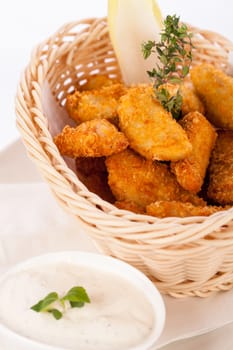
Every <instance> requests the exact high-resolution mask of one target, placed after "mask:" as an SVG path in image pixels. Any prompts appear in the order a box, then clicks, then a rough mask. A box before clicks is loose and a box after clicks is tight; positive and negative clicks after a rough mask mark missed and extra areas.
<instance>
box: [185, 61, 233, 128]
mask: <svg viewBox="0 0 233 350" xmlns="http://www.w3.org/2000/svg"><path fill="white" fill-rule="evenodd" d="M191 79H192V81H193V84H194V87H195V89H196V91H197V93H198V94H199V96H200V97H201V98H202V100H203V102H204V104H205V107H206V111H207V118H208V119H209V120H210V122H211V123H213V124H214V125H215V126H218V127H220V128H226V129H230V130H233V78H232V77H230V76H227V75H226V74H225V73H224V72H222V71H221V70H219V69H216V68H214V67H213V66H212V65H210V64H206V63H203V64H201V65H199V66H196V67H194V68H193V69H192V70H191Z"/></svg>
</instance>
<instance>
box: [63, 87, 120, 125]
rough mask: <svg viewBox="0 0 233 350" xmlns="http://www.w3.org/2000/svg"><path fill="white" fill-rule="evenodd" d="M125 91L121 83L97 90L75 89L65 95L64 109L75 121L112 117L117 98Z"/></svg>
mask: <svg viewBox="0 0 233 350" xmlns="http://www.w3.org/2000/svg"><path fill="white" fill-rule="evenodd" d="M125 92H126V87H125V86H124V85H123V84H112V85H109V86H103V87H102V88H100V89H98V90H91V91H83V92H80V91H75V92H74V93H73V94H71V95H68V96H67V101H66V109H67V112H68V114H69V116H70V117H71V118H72V119H74V120H75V121H76V122H78V123H80V122H85V121H88V120H92V119H98V118H105V119H114V118H115V117H116V116H117V108H118V101H119V98H120V97H121V96H122V95H124V93H125Z"/></svg>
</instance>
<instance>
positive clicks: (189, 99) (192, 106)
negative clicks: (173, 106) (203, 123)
mask: <svg viewBox="0 0 233 350" xmlns="http://www.w3.org/2000/svg"><path fill="white" fill-rule="evenodd" d="M180 93H181V95H182V107H181V112H182V115H183V116H184V115H186V114H188V113H190V112H196V111H197V112H200V113H201V114H205V107H204V104H203V102H202V101H201V100H200V98H199V97H198V95H197V93H196V91H195V89H194V86H193V84H192V82H191V81H189V80H187V79H186V80H184V82H183V83H182V84H181V86H180Z"/></svg>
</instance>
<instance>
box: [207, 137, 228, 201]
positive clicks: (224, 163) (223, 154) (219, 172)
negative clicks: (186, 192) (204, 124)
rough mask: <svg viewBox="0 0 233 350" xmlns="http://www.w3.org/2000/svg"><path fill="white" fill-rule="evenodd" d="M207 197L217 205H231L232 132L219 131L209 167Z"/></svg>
mask: <svg viewBox="0 0 233 350" xmlns="http://www.w3.org/2000/svg"><path fill="white" fill-rule="evenodd" d="M207 195H208V197H209V198H210V199H212V200H213V201H214V202H217V203H219V204H231V205H232V204H233V131H219V132H218V138H217V141H216V145H215V148H214V150H213V153H212V156H211V160H210V166H209V186H208V189H207Z"/></svg>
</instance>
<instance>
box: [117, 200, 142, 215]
mask: <svg viewBox="0 0 233 350" xmlns="http://www.w3.org/2000/svg"><path fill="white" fill-rule="evenodd" d="M114 205H115V206H116V207H117V208H119V209H123V210H129V211H132V212H133V213H135V214H145V210H144V208H143V207H141V206H140V205H138V204H136V203H134V202H132V201H116V202H115V203H114Z"/></svg>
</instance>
